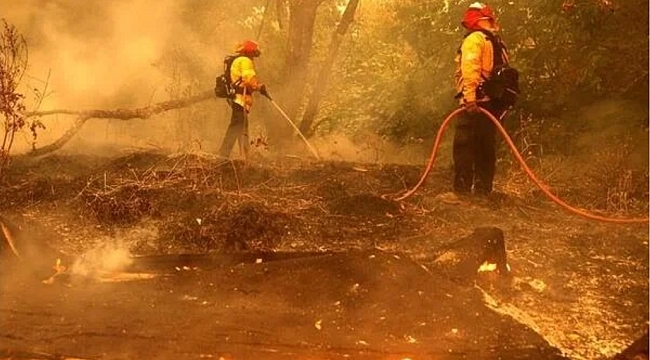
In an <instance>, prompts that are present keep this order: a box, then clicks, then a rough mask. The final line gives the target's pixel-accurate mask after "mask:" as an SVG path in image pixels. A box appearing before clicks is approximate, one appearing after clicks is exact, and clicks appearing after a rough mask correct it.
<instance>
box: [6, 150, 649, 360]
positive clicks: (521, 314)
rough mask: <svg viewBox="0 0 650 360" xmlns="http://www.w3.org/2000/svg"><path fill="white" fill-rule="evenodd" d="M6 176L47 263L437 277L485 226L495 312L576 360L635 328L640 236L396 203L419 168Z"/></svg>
mask: <svg viewBox="0 0 650 360" xmlns="http://www.w3.org/2000/svg"><path fill="white" fill-rule="evenodd" d="M10 169H11V172H10V173H9V174H8V176H7V178H6V186H3V187H2V190H1V191H2V194H0V195H1V196H0V206H1V209H3V213H2V215H3V216H4V217H5V218H7V219H9V220H11V221H12V223H16V224H22V226H23V227H24V228H26V229H29V230H30V231H31V232H33V233H34V234H37V235H33V236H31V240H30V241H36V242H39V243H45V244H46V245H47V246H48V247H49V248H50V249H52V253H51V254H52V255H51V256H52V258H47V259H44V261H45V262H51V263H52V264H54V261H55V258H56V257H58V256H60V255H57V254H59V252H60V253H63V254H67V255H68V256H70V257H74V256H78V255H80V254H84V253H87V252H88V251H90V250H92V249H94V248H96V247H97V246H98V245H102V244H106V243H111V244H118V245H119V246H120V247H123V248H126V249H128V251H129V253H130V254H132V255H134V256H145V255H169V254H179V253H184V254H199V255H201V254H203V255H205V254H212V255H215V254H217V255H218V254H230V253H240V252H241V251H244V250H248V251H252V252H257V251H263V252H267V253H268V252H276V253H330V252H348V251H351V250H357V251H377V250H379V251H382V252H385V253H391V254H400V256H402V257H404V258H407V259H409V260H411V261H413V262H415V263H416V264H419V265H422V266H424V267H426V268H435V260H436V257H437V256H438V255H439V251H440V249H444V248H445V246H448V245H449V244H452V243H453V242H454V241H456V240H458V239H460V238H462V237H464V236H466V235H468V234H470V233H471V232H472V231H473V230H474V229H475V228H477V227H483V226H496V227H499V228H501V229H503V231H504V235H505V242H506V250H507V253H508V258H509V264H510V266H511V267H512V269H513V271H512V274H513V278H512V283H511V286H510V287H509V288H508V290H504V289H498V288H492V289H490V288H486V289H481V291H483V290H484V291H485V294H484V296H485V297H486V301H488V300H489V301H488V303H489V304H490V307H492V308H493V310H495V311H496V312H497V313H501V314H505V315H506V316H508V317H509V318H513V319H515V320H516V321H517V323H519V324H523V325H525V326H526V327H527V328H528V329H532V330H534V331H535V332H537V333H539V334H540V335H541V336H542V337H543V338H544V340H545V341H546V342H548V344H550V345H552V346H555V347H557V348H558V349H560V350H562V351H563V352H564V353H565V354H566V355H568V356H569V357H571V358H576V359H597V358H606V357H609V356H612V355H613V354H615V353H617V352H619V351H620V350H622V349H623V348H624V347H625V346H627V345H628V344H630V343H632V342H633V341H634V340H635V339H636V338H638V337H639V336H641V335H642V333H643V332H644V331H645V329H647V321H648V302H647V299H648V278H647V274H648V232H647V224H644V225H613V224H606V223H598V222H593V221H590V220H584V219H581V218H578V217H576V216H574V215H572V214H569V213H567V212H566V211H564V210H562V209H560V208H558V207H557V206H555V205H553V204H552V203H550V202H548V201H547V200H545V199H544V198H540V197H538V196H536V195H535V194H531V195H530V196H518V195H514V194H506V195H509V196H508V197H507V198H506V199H505V200H502V201H498V202H488V201H485V200H481V199H461V200H456V199H454V200H453V201H450V200H449V199H448V198H446V197H445V195H444V193H446V192H447V191H448V190H449V178H450V174H449V173H447V172H445V171H434V172H433V173H432V174H431V175H430V176H429V178H428V181H427V183H426V185H425V186H424V187H423V188H421V189H420V190H419V191H418V193H416V194H415V195H414V196H413V197H411V198H409V199H407V200H406V201H402V202H396V201H393V200H392V198H393V196H392V195H394V194H396V193H399V192H401V191H404V190H406V189H408V188H409V187H410V186H412V185H414V184H415V183H416V182H417V180H418V178H419V176H420V173H421V171H422V167H419V166H410V165H379V164H356V163H347V162H327V161H324V162H309V161H306V160H301V159H296V158H283V159H278V160H274V161H267V162H253V163H249V164H245V163H243V162H239V161H234V162H225V163H223V162H219V161H218V160H217V159H214V158H212V157H210V156H207V155H205V154H203V155H201V154H163V153H154V152H146V153H133V154H128V155H125V156H122V157H118V158H96V157H80V156H66V155H57V156H50V157H44V158H40V159H31V160H27V159H16V161H15V162H14V163H13V164H12V167H11V168H10ZM498 181H501V179H497V182H498ZM497 187H499V183H497ZM566 191H574V192H575V193H579V189H567V190H566ZM572 200H575V199H572ZM578 200H579V198H578ZM646 201H647V200H646ZM585 203H589V201H585ZM577 205H583V204H580V203H578V204H577ZM592 210H593V211H599V210H598V209H592ZM631 211H632V212H633V211H634V209H631ZM628 215H629V216H632V215H635V214H634V213H631V214H628ZM637 215H638V214H637ZM116 246H117V245H116ZM44 286H45V285H44ZM190 288H191V287H188V288H187V289H190ZM258 290H259V289H258ZM258 290H256V291H258ZM4 291H7V289H6V288H5V289H4ZM4 291H3V292H4ZM47 291H51V290H47ZM188 291H189V290H188ZM387 291H388V290H387ZM319 292H320V293H323V290H322V289H321V290H318V291H316V290H315V294H310V296H316V297H318V295H317V294H318V293H319ZM5 294H6V293H5ZM376 295H377V296H379V297H378V299H379V300H377V301H380V302H382V303H390V302H392V301H398V300H395V299H394V298H390V297H386V296H387V295H386V294H381V296H380V294H376ZM312 300H314V299H312ZM330 300H332V301H333V302H335V300H336V299H334V298H332V299H330ZM314 301H315V300H314ZM34 306H36V305H34ZM2 311H3V314H5V315H7V314H8V313H7V311H9V312H10V311H11V310H9V309H3V310H2ZM170 311H171V310H170ZM417 314H420V313H419V312H418V313H417ZM5 315H3V316H5ZM414 316H415V315H414ZM418 316H420V315H418ZM387 317H388V316H387ZM183 321H185V320H183ZM188 321H189V320H188ZM278 321H279V320H278ZM287 321H288V320H287ZM358 321H369V320H368V319H365V320H364V318H363V317H360V318H359V319H358ZM289 323H291V322H290V321H289V322H288V324H289ZM278 325H279V326H281V325H282V324H278ZM357 326H358V327H369V326H371V325H370V324H359V325H357ZM6 335H7V334H6V333H5V330H3V336H6ZM242 341H243V340H242ZM346 344H347V343H346ZM341 346H343V345H341ZM346 346H347V345H346ZM312 350H313V349H312ZM488 358H489V357H488Z"/></svg>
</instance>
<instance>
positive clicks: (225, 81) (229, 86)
mask: <svg viewBox="0 0 650 360" xmlns="http://www.w3.org/2000/svg"><path fill="white" fill-rule="evenodd" d="M240 56H243V55H239V54H237V55H228V56H226V58H225V59H223V74H221V75H219V76H217V79H216V81H215V85H214V94H215V95H216V96H217V97H219V98H225V99H234V98H235V86H236V85H237V84H238V83H239V82H240V81H241V79H239V80H237V81H235V82H234V83H233V82H231V81H230V67H231V66H232V63H233V61H235V59H236V58H238V57H240Z"/></svg>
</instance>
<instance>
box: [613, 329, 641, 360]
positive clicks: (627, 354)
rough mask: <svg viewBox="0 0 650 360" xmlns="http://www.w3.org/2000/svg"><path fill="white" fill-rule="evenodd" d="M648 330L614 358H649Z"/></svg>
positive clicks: (628, 359)
mask: <svg viewBox="0 0 650 360" xmlns="http://www.w3.org/2000/svg"><path fill="white" fill-rule="evenodd" d="M648 358H649V357H648V330H647V329H646V333H645V334H644V335H643V336H641V337H640V338H639V339H637V340H636V341H635V342H633V343H632V344H630V346H628V347H627V348H626V349H625V350H623V351H622V352H621V353H620V354H618V355H616V356H615V357H614V359H613V360H648Z"/></svg>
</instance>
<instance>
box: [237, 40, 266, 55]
mask: <svg viewBox="0 0 650 360" xmlns="http://www.w3.org/2000/svg"><path fill="white" fill-rule="evenodd" d="M236 51H237V52H238V53H240V54H242V55H246V56H252V57H257V56H260V54H261V52H260V49H259V46H258V45H257V43H256V42H255V41H253V40H244V41H243V42H242V43H241V44H239V45H237V50H236Z"/></svg>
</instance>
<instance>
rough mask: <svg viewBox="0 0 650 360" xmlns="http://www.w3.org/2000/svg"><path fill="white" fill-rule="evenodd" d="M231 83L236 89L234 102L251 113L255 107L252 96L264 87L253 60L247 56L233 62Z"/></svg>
mask: <svg viewBox="0 0 650 360" xmlns="http://www.w3.org/2000/svg"><path fill="white" fill-rule="evenodd" d="M230 81H232V84H233V85H234V87H235V89H236V95H235V99H234V100H233V101H234V102H235V103H237V104H239V105H241V106H243V107H244V108H245V109H246V110H249V111H250V109H251V106H252V105H253V96H252V94H253V92H254V91H257V90H259V89H260V88H261V87H262V83H261V82H260V81H259V79H258V78H257V73H256V72H255V63H254V62H253V60H252V59H251V58H249V57H247V56H240V57H238V58H236V59H235V60H233V62H232V65H231V66H230ZM244 93H245V94H246V95H244Z"/></svg>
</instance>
